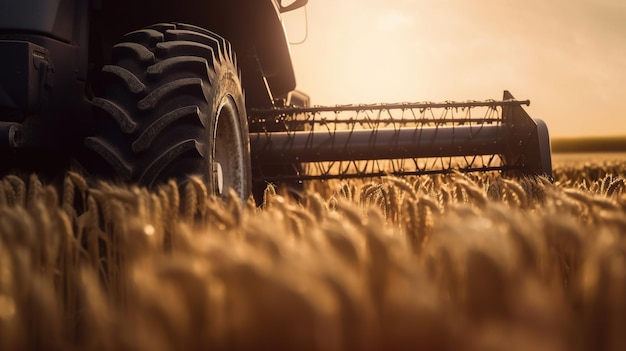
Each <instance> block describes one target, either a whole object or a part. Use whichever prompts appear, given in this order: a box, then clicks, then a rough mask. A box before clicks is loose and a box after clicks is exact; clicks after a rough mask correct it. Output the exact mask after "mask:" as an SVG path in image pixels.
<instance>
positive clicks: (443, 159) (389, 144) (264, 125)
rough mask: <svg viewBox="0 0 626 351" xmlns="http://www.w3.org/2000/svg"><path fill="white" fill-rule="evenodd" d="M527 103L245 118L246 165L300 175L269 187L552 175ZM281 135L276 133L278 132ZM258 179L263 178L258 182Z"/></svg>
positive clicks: (278, 112) (312, 110)
mask: <svg viewBox="0 0 626 351" xmlns="http://www.w3.org/2000/svg"><path fill="white" fill-rule="evenodd" d="M529 104H530V102H529V101H528V100H516V99H514V98H513V96H512V95H511V94H510V93H509V92H508V91H505V92H504V97H503V99H502V100H501V101H496V100H488V101H468V102H449V101H448V102H443V103H431V102H420V103H396V104H374V105H339V106H327V107H323V106H316V107H308V108H275V109H264V110H261V109H257V110H251V111H250V112H249V114H250V116H249V121H250V124H251V126H253V129H255V130H258V132H256V133H251V134H250V141H251V150H252V158H253V160H255V161H256V163H257V164H263V165H266V166H267V165H273V166H276V167H282V168H284V167H291V168H292V169H294V170H298V172H293V173H291V174H283V175H272V176H269V175H268V176H267V178H270V179H271V180H276V181H278V180H311V179H330V178H340V179H345V178H361V177H376V176H384V175H398V176H401V175H420V174H430V173H445V172H450V171H452V170H454V169H456V170H460V171H464V172H476V171H501V172H504V173H506V174H507V175H520V176H523V175H548V176H549V175H551V173H552V167H551V159H550V141H549V137H548V132H547V128H546V126H545V124H544V123H543V122H542V121H540V120H533V119H532V118H530V116H528V114H527V113H526V111H525V110H524V109H523V107H522V106H523V105H529ZM277 130H279V131H277ZM261 177H262V178H265V177H264V176H263V175H261Z"/></svg>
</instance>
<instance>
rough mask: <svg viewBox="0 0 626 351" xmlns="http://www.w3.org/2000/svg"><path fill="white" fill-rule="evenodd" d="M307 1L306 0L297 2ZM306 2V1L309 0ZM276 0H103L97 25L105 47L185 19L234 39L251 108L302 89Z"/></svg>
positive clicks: (299, 3)
mask: <svg viewBox="0 0 626 351" xmlns="http://www.w3.org/2000/svg"><path fill="white" fill-rule="evenodd" d="M297 3H298V5H300V6H301V5H303V1H302V0H299V1H297ZM304 3H306V2H304ZM289 8H290V7H289V6H288V7H280V5H277V4H276V3H275V2H274V0H213V1H209V0H179V1H176V2H175V3H172V2H166V1H153V0H133V1H128V0H102V8H101V10H100V11H96V13H95V14H94V16H93V17H94V18H95V21H94V22H93V23H94V24H95V25H96V26H97V28H92V30H94V31H95V32H97V33H99V35H100V36H101V37H102V51H103V52H104V53H105V57H106V56H107V52H108V50H109V48H110V47H111V46H112V45H113V44H114V43H115V42H117V41H119V40H120V38H121V37H122V35H124V34H125V33H127V32H130V31H133V30H137V29H140V28H142V27H145V26H149V25H151V24H155V23H160V22H183V23H189V24H193V25H196V26H199V27H203V28H206V29H208V30H210V31H212V32H215V33H216V34H219V35H221V36H223V37H224V38H226V39H227V40H228V41H230V42H231V44H232V46H233V50H234V51H235V53H236V55H237V58H238V63H239V68H240V69H241V71H242V83H243V87H244V90H245V92H246V101H247V105H248V106H249V107H264V106H265V107H268V106H271V105H272V104H273V99H274V98H279V97H280V98H284V97H286V96H287V94H288V93H289V92H290V91H292V90H294V89H295V87H296V80H295V74H294V69H293V64H292V61H291V53H290V51H289V43H288V41H287V37H286V35H285V31H284V28H283V25H282V22H281V19H280V11H281V9H282V10H283V11H284V10H287V9H289Z"/></svg>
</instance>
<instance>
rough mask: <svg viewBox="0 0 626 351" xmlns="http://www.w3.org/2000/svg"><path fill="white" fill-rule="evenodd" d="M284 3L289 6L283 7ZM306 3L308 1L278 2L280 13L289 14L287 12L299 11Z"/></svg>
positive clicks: (282, 0)
mask: <svg viewBox="0 0 626 351" xmlns="http://www.w3.org/2000/svg"><path fill="white" fill-rule="evenodd" d="M284 2H287V3H289V4H288V5H283V3H284ZM308 2H309V0H293V1H289V0H287V1H284V0H281V1H280V13H284V12H289V11H292V10H296V9H299V8H301V7H302V6H304V5H306V4H307V3H308Z"/></svg>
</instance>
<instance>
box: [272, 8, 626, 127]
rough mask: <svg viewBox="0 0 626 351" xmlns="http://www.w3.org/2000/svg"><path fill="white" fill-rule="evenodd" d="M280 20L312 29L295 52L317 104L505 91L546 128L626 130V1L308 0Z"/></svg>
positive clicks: (476, 96)
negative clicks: (307, 2)
mask: <svg viewBox="0 0 626 351" xmlns="http://www.w3.org/2000/svg"><path fill="white" fill-rule="evenodd" d="M305 18H306V19H307V21H305ZM306 22H308V26H307V25H306ZM284 23H285V27H286V30H287V33H288V35H289V39H290V41H292V42H297V41H300V40H302V39H303V38H304V37H305V29H308V31H307V32H308V36H307V37H306V41H305V42H304V43H303V44H300V45H292V57H293V61H294V69H295V71H296V79H297V81H298V89H299V90H301V91H304V92H305V93H307V94H309V95H310V96H311V101H312V103H313V104H315V105H327V104H330V105H334V104H345V103H375V102H400V101H411V102H414V101H436V102H439V101H445V100H455V101H465V100H484V99H501V98H502V92H503V91H504V90H509V91H510V92H511V93H512V94H513V95H514V96H515V97H516V98H517V99H520V100H526V99H528V100H530V101H531V104H530V106H528V107H525V109H526V110H527V111H528V113H529V114H530V116H531V117H534V118H540V119H543V120H544V121H545V122H546V123H547V124H548V128H549V130H550V134H551V136H553V137H578V136H604V135H611V136H615V135H626V106H625V105H626V1H624V0H551V1H546V0H527V1H519V0H515V1H513V0H473V1H467V0H439V1H436V0H386V1H380V0H309V4H308V5H307V8H306V12H305V11H304V10H303V9H301V10H297V11H294V12H290V13H287V14H285V17H284Z"/></svg>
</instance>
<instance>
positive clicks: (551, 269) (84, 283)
mask: <svg viewBox="0 0 626 351" xmlns="http://www.w3.org/2000/svg"><path fill="white" fill-rule="evenodd" d="M624 156H625V155H623V154H604V155H603V156H602V157H597V155H592V156H590V157H589V156H587V155H576V156H573V155H572V154H569V155H555V158H554V165H555V171H554V180H553V182H551V181H550V180H548V179H546V178H525V179H506V178H502V177H500V176H499V175H495V174H490V175H480V174H469V175H466V174H461V173H454V174H449V175H440V176H422V177H408V178H393V177H387V178H383V179H378V180H373V181H371V182H370V181H349V182H342V181H330V182H326V183H315V184H309V185H308V190H307V192H306V193H304V194H302V198H301V202H296V201H294V200H292V199H290V198H288V197H285V196H282V195H280V191H279V194H277V193H276V190H275V189H274V188H273V187H271V186H270V187H268V188H267V189H266V191H265V197H264V201H263V205H262V206H261V207H257V206H255V204H254V201H248V202H246V203H243V204H242V203H239V202H238V201H235V200H230V201H225V202H222V201H219V200H217V199H214V198H212V197H210V196H208V195H207V193H206V189H205V188H204V186H203V184H202V183H201V182H200V181H191V182H189V183H188V184H187V185H186V187H185V188H184V189H183V190H181V191H179V190H178V187H177V186H176V184H168V185H165V186H162V187H161V188H159V189H157V190H155V191H152V192H149V191H147V190H145V189H139V188H134V187H128V186H112V185H109V184H99V185H97V186H93V187H89V186H88V185H87V183H86V181H85V180H84V179H83V178H82V177H80V176H79V175H77V174H74V173H68V174H67V176H66V177H65V180H64V184H63V187H62V188H59V189H56V188H53V187H51V186H50V185H46V184H42V183H41V181H40V180H39V179H38V178H37V177H36V176H31V177H30V178H26V179H21V178H18V177H16V176H9V177H6V178H4V179H2V180H1V182H0V350H208V349H218V350H416V349H424V350H623V349H626V335H625V334H624V332H623V331H624V328H626V299H625V298H624V296H626V157H624Z"/></svg>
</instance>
